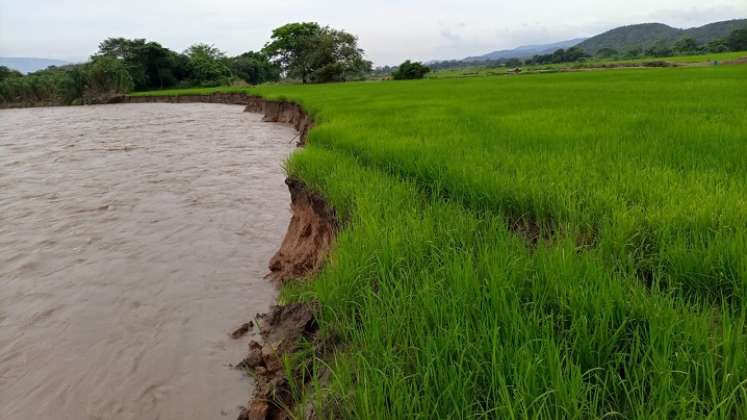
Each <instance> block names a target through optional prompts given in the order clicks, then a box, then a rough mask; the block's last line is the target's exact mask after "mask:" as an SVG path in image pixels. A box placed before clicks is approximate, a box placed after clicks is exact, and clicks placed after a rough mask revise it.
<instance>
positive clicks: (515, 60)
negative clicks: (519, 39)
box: [504, 58, 524, 68]
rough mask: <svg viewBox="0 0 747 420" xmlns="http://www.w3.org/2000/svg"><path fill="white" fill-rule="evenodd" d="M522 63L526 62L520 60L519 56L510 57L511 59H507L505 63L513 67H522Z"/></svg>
mask: <svg viewBox="0 0 747 420" xmlns="http://www.w3.org/2000/svg"><path fill="white" fill-rule="evenodd" d="M522 64H524V62H523V61H521V60H520V59H518V58H509V59H508V60H506V62H505V63H504V65H505V66H506V67H512V68H513V67H521V65H522Z"/></svg>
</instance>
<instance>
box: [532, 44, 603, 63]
mask: <svg viewBox="0 0 747 420" xmlns="http://www.w3.org/2000/svg"><path fill="white" fill-rule="evenodd" d="M588 57H589V55H588V54H586V53H585V52H584V50H583V49H581V48H579V47H571V48H568V49H567V50H564V49H562V48H560V49H558V50H556V51H555V52H553V53H552V54H544V55H535V56H534V57H532V58H531V59H529V60H527V64H558V63H574V62H579V61H583V60H585V59H586V58H588Z"/></svg>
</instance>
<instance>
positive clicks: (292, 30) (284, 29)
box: [262, 22, 321, 83]
mask: <svg viewBox="0 0 747 420" xmlns="http://www.w3.org/2000/svg"><path fill="white" fill-rule="evenodd" d="M320 31H321V27H320V26H319V24H318V23H316V22H300V23H289V24H286V25H283V26H281V27H279V28H275V29H274V30H273V31H272V36H271V41H270V42H269V43H267V44H266V45H265V47H264V49H263V50H262V51H263V52H264V53H265V54H266V55H267V56H268V57H270V59H271V60H273V62H274V63H275V64H277V65H278V66H279V67H280V69H281V70H282V71H283V72H284V73H285V75H286V76H287V77H298V78H300V79H301V81H302V82H303V83H307V82H308V81H309V76H310V75H311V73H312V72H313V70H314V69H313V64H312V60H313V58H312V54H313V51H314V44H315V41H316V38H317V36H318V35H319V32H320Z"/></svg>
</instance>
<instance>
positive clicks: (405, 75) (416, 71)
mask: <svg viewBox="0 0 747 420" xmlns="http://www.w3.org/2000/svg"><path fill="white" fill-rule="evenodd" d="M430 71H431V69H430V68H429V67H428V66H424V65H423V63H420V62H417V61H416V62H412V61H410V60H407V61H405V62H404V63H402V64H400V65H399V67H397V70H395V71H394V72H393V73H392V78H393V79H394V80H412V79H422V78H423V77H425V75H426V74H428V73H430Z"/></svg>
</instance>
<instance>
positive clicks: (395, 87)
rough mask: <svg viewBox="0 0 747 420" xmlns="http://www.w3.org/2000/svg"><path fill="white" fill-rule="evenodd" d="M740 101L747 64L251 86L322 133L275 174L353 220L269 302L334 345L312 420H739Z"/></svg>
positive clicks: (742, 288)
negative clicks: (312, 268)
mask: <svg viewBox="0 0 747 420" xmlns="http://www.w3.org/2000/svg"><path fill="white" fill-rule="evenodd" d="M745 89H747V67H746V66H721V67H701V68H685V69H654V70H644V71H642V70H621V71H615V72H582V73H559V74H548V75H541V76H531V77H514V78H508V77H506V78H473V79H451V80H422V81H412V82H402V83H374V84H372V83H349V84H340V85H328V86H322V85H315V86H306V87H300V86H292V85H277V86H260V87H258V88H256V89H252V90H251V92H253V93H261V94H263V95H265V96H267V97H270V98H287V99H292V100H294V101H298V102H299V103H302V104H303V105H304V106H305V107H306V109H308V110H309V111H310V112H311V113H312V114H313V115H314V117H315V118H316V121H317V122H318V125H317V127H316V128H315V129H314V130H313V131H312V133H311V136H310V140H309V144H308V145H307V146H306V148H305V149H303V150H301V151H299V152H297V153H296V154H294V155H293V156H292V157H291V159H290V161H289V162H288V164H287V168H288V172H289V173H290V174H291V175H293V176H296V177H299V178H301V179H302V180H304V181H305V182H306V183H307V184H308V185H309V186H310V187H311V188H313V189H314V190H316V191H318V192H320V193H321V194H323V195H324V196H325V197H327V199H328V200H329V201H330V202H331V203H332V204H333V205H334V206H335V207H336V209H337V211H338V213H339V215H340V216H341V217H342V219H343V220H344V223H345V224H344V226H345V228H344V230H343V231H342V233H341V234H340V235H339V237H338V241H337V245H336V248H335V250H334V252H333V255H332V256H331V260H330V262H329V264H328V265H327V267H326V269H325V270H324V272H323V273H322V274H321V275H320V276H319V277H318V278H317V279H316V280H315V281H314V282H311V283H308V284H301V285H296V286H294V287H291V288H289V289H286V290H285V291H284V299H285V300H286V301H288V300H298V299H300V300H313V301H317V302H319V303H320V305H319V308H321V309H320V310H321V313H320V318H319V323H320V326H321V333H322V335H323V337H337V340H338V342H339V343H340V344H339V346H338V352H337V353H336V355H335V356H334V357H331V358H327V359H326V360H324V361H318V362H317V368H318V369H321V368H322V367H327V366H328V367H329V368H330V369H331V372H330V374H329V375H327V377H328V379H329V382H328V383H327V384H326V385H324V384H314V385H311V386H307V388H306V390H307V391H310V390H312V389H314V390H315V391H314V393H313V396H314V399H315V401H316V404H317V405H318V412H321V413H330V412H332V413H334V414H335V415H338V416H343V417H349V418H371V419H378V418H470V417H480V418H605V417H607V418H628V419H651V418H669V419H677V418H679V419H691V418H702V417H709V418H723V419H728V418H735V419H736V418H745V416H747V408H746V407H747V222H746V221H747V201H746V200H745V195H744V191H746V190H747V177H746V176H745V174H747V160H745V159H744V156H745V155H746V154H747V137H745V136H746V135H747V134H746V133H747V118H746V117H747V96H745V95H744V94H743V93H744V92H745ZM181 93H187V92H181ZM361 98H365V100H361ZM298 386H299V388H298V389H297V391H298V392H301V390H302V389H301V384H298Z"/></svg>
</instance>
